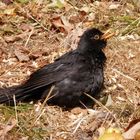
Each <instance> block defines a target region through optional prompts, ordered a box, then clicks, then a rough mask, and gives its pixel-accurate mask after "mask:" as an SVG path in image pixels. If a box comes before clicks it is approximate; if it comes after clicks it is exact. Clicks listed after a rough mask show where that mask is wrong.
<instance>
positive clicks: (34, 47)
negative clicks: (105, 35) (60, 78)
mask: <svg viewBox="0 0 140 140" xmlns="http://www.w3.org/2000/svg"><path fill="white" fill-rule="evenodd" d="M46 3H49V2H48V1H47V2H46V1H42V2H39V1H35V2H33V1H31V2H29V3H26V4H21V3H15V2H14V3H13V4H11V5H8V6H6V5H0V7H2V10H0V24H1V27H0V34H1V37H0V85H1V86H12V85H17V84H19V83H21V82H23V81H24V80H26V79H27V77H28V76H29V75H30V74H31V73H32V72H33V71H35V70H36V69H38V68H40V67H41V66H43V65H45V64H48V63H50V62H53V60H54V59H55V58H57V57H59V56H60V55H62V54H63V53H65V52H66V51H68V50H70V49H74V48H75V46H76V43H77V41H78V39H79V38H78V36H79V35H80V34H81V33H82V31H83V30H84V29H86V28H87V27H88V26H95V27H99V28H100V29H102V30H106V29H107V28H112V29H113V30H115V31H116V32H117V35H116V36H115V37H113V38H112V39H111V40H110V41H109V42H108V47H107V48H106V49H105V53H106V55H107V58H108V60H107V64H106V69H105V89H104V90H103V95H105V96H103V101H102V104H104V100H105V99H106V97H107V96H109V97H111V100H112V101H109V104H110V105H109V106H104V105H101V103H100V104H98V103H97V104H96V105H95V107H94V108H93V110H89V109H79V108H75V109H73V110H71V111H64V110H62V109H61V108H59V107H56V106H43V107H42V105H41V104H36V105H33V104H20V105H18V106H15V107H7V106H3V105H0V136H1V138H3V139H7V140H12V139H13V140H16V139H22V140H27V139H34V140H43V139H44V140H45V139H50V140H63V139H67V140H92V139H93V138H95V137H98V135H99V132H100V131H101V130H102V129H103V128H107V127H109V126H113V127H114V126H116V127H118V128H120V129H122V130H124V128H126V126H127V125H128V124H129V122H130V121H131V120H133V119H136V118H139V116H140V107H139V104H140V98H139V97H140V77H139V75H140V61H139V55H140V47H139V44H140V37H139V33H140V19H139V16H140V15H139V12H138V11H137V7H136V6H135V5H133V4H132V3H130V2H129V1H119V2H116V3H117V4H119V6H118V8H115V9H114V10H111V9H110V8H109V7H110V5H112V4H115V2H113V1H110V2H107V1H105V0H104V1H103V2H93V3H92V2H91V1H90V2H89V1H88V2H87V1H79V2H76V1H74V0H73V1H71V2H69V3H68V7H65V9H64V8H62V9H61V8H56V7H51V8H49V9H47V6H46V5H47V4H46ZM99 5H100V6H99ZM69 7H71V8H70V9H69V10H68V8H69ZM83 7H84V8H83ZM5 8H9V9H11V8H15V13H11V14H10V15H8V14H4V13H3V12H4V9H5ZM81 9H83V10H81ZM67 10H68V11H67ZM80 11H82V12H80ZM83 11H84V12H83ZM13 14H15V15H13ZM60 15H61V16H64V17H65V18H67V19H68V21H69V22H70V25H69V24H64V26H66V25H67V26H68V27H67V28H66V29H67V30H66V29H65V27H64V28H62V27H59V26H57V27H56V25H54V24H53V21H52V19H53V18H55V17H59V16H60ZM75 15H76V16H75ZM59 18H60V17H59ZM1 19H2V20H1ZM71 26H72V27H73V28H74V30H73V31H71ZM8 37H9V38H8ZM9 40H10V41H9ZM16 50H22V53H23V55H24V56H26V57H27V58H28V59H29V60H28V61H24V62H21V61H19V59H17V58H18V56H16V54H15V51H16ZM112 102H113V103H112Z"/></svg>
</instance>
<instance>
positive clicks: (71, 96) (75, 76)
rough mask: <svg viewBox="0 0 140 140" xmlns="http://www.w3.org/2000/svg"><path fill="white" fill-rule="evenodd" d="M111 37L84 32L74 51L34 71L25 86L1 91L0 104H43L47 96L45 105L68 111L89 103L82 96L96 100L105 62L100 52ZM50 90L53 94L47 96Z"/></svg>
mask: <svg viewBox="0 0 140 140" xmlns="http://www.w3.org/2000/svg"><path fill="white" fill-rule="evenodd" d="M111 36H113V33H110V32H109V31H107V32H105V33H102V32H101V31H100V30H98V29H96V28H90V29H87V30H86V31H85V32H84V33H83V35H82V36H81V37H80V41H79V43H78V46H77V49H75V50H72V51H70V52H68V53H66V54H64V55H62V56H61V57H59V58H58V59H56V60H55V61H54V62H53V63H50V64H48V65H45V66H44V67H42V68H41V69H39V70H37V71H36V72H34V73H33V74H31V76H30V78H29V79H28V80H27V81H26V82H25V83H23V84H21V85H19V86H15V87H9V88H1V89H0V103H4V104H7V105H14V103H15V101H16V102H17V103H18V102H19V101H22V102H27V101H38V100H41V101H43V100H44V99H45V98H46V97H47V96H48V94H49V97H50V98H49V99H48V101H47V103H48V104H52V105H58V106H61V107H70V108H71V107H75V106H79V105H80V103H81V102H82V103H84V104H87V103H88V102H89V101H90V100H91V99H90V98H89V97H87V96H86V95H85V94H84V93H87V94H89V95H90V96H92V97H94V98H97V97H99V93H100V91H101V89H102V87H103V82H104V74H103V71H104V64H105V61H106V56H105V54H104V52H103V51H102V49H103V48H104V47H105V46H106V44H107V39H108V38H110V37H111ZM52 86H53V90H52V91H51V92H49V91H50V89H51V87H52ZM13 97H15V100H13V99H14V98H13Z"/></svg>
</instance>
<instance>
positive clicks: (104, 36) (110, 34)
mask: <svg viewBox="0 0 140 140" xmlns="http://www.w3.org/2000/svg"><path fill="white" fill-rule="evenodd" d="M114 35H115V33H111V32H110V29H109V30H107V31H106V32H105V33H104V34H103V35H102V37H101V39H104V40H107V39H109V38H111V37H112V36H114Z"/></svg>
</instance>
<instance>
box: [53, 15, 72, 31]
mask: <svg viewBox="0 0 140 140" xmlns="http://www.w3.org/2000/svg"><path fill="white" fill-rule="evenodd" d="M52 24H53V25H54V26H55V27H56V28H58V29H59V30H60V31H61V32H67V33H69V31H70V30H72V28H73V27H72V25H71V24H70V23H69V21H68V20H67V19H66V18H65V17H64V16H62V17H56V18H53V19H52Z"/></svg>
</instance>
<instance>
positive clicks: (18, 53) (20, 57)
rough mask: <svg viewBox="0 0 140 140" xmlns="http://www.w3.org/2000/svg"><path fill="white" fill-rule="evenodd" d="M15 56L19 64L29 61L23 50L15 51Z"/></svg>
mask: <svg viewBox="0 0 140 140" xmlns="http://www.w3.org/2000/svg"><path fill="white" fill-rule="evenodd" d="M15 55H16V57H17V58H18V60H19V61H21V62H23V61H29V60H30V58H29V56H28V55H27V52H25V51H24V50H21V49H16V50H15Z"/></svg>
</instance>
